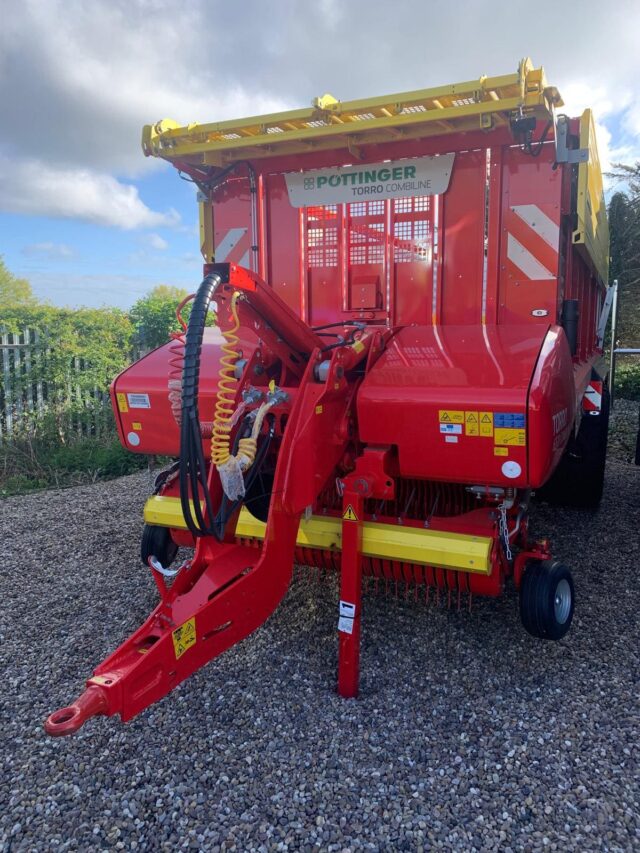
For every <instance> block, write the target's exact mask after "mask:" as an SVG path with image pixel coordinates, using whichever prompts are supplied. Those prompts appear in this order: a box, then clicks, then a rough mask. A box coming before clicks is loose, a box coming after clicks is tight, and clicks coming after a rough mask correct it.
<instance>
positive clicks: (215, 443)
mask: <svg viewBox="0 0 640 853" xmlns="http://www.w3.org/2000/svg"><path fill="white" fill-rule="evenodd" d="M241 295H242V294H241V293H239V292H238V291H237V290H236V291H235V293H234V294H233V296H232V297H231V306H230V310H231V316H232V318H233V326H232V327H231V328H230V329H227V331H225V332H222V336H223V337H224V339H225V342H224V343H223V344H222V347H221V349H222V352H223V353H224V355H223V356H222V358H221V359H220V371H219V374H218V396H217V399H216V408H215V413H214V416H213V432H212V436H211V461H212V462H213V464H214V465H215V466H216V467H220V465H225V464H226V463H227V462H228V461H229V458H230V456H231V453H230V450H229V446H230V442H231V429H232V426H233V425H232V422H231V418H232V416H233V412H234V405H235V401H236V391H237V387H238V380H237V379H236V376H235V364H236V361H238V359H239V358H240V351H239V349H238V343H239V341H240V339H239V338H238V335H237V332H238V329H239V328H240V319H239V317H238V308H237V303H238V300H239V299H240V297H241ZM256 447H257V441H256V439H255V438H252V437H249V438H241V439H240V441H239V443H238V456H237V458H238V460H240V461H241V464H242V467H243V468H244V469H246V468H249V467H250V466H251V465H252V464H253V460H254V459H255V456H256ZM242 457H244V459H242Z"/></svg>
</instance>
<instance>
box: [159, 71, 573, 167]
mask: <svg viewBox="0 0 640 853" xmlns="http://www.w3.org/2000/svg"><path fill="white" fill-rule="evenodd" d="M562 104H563V101H562V98H561V97H560V94H559V93H558V90H557V89H556V88H555V87H553V86H549V85H547V82H546V79H545V75H544V69H543V68H534V67H533V65H532V63H531V60H530V59H523V60H522V61H521V62H520V64H519V66H518V71H517V73H515V74H506V75H503V76H501V77H480V78H479V79H478V80H470V81H467V82H464V83H455V84H454V85H451V86H440V87H437V88H433V89H420V90H416V91H413V92H402V93H399V94H395V95H384V96H381V97H378V98H367V99H364V100H358V101H344V102H341V101H337V100H336V99H335V98H334V97H332V96H331V95H323V96H322V97H320V98H316V99H315V100H314V102H313V106H312V107H311V108H308V109H302V110H291V111H288V112H283V113H271V114H269V115H263V116H253V117H251V118H245V119H236V120H232V121H222V122H216V123H212V124H190V125H187V126H183V127H181V126H180V125H178V124H177V122H175V121H172V120H171V119H163V120H162V121H159V122H157V124H154V125H146V126H145V127H144V129H143V131H142V149H143V151H144V153H145V154H146V155H147V156H152V157H162V158H163V159H165V160H169V161H175V160H182V161H184V162H189V163H193V164H201V165H209V166H224V165H226V164H227V163H229V162H232V161H237V160H244V159H251V160H255V159H262V158H265V157H273V156H280V155H284V154H300V153H305V152H308V151H312V150H313V151H318V150H323V149H331V148H344V147H351V146H352V145H353V146H355V145H362V144H365V143H373V142H385V141H389V140H392V139H398V138H402V139H411V138H416V137H424V136H435V135H442V134H447V133H459V132H462V131H468V130H477V129H484V130H490V129H491V128H493V127H495V126H497V125H500V124H504V123H506V122H508V121H509V116H510V114H511V113H513V111H516V110H519V109H520V108H522V109H523V110H524V111H526V112H527V113H528V114H533V115H536V116H540V117H543V118H547V119H549V118H551V117H552V111H553V108H554V107H560V106H562Z"/></svg>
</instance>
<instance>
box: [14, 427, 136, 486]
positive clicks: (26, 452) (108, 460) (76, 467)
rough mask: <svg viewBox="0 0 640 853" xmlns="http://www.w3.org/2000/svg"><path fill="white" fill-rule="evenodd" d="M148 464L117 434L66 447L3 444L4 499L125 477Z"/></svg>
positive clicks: (33, 442) (21, 442)
mask: <svg viewBox="0 0 640 853" xmlns="http://www.w3.org/2000/svg"><path fill="white" fill-rule="evenodd" d="M146 465H147V457H146V456H141V455H139V454H134V453H130V452H129V451H127V450H125V449H124V448H123V447H122V446H121V444H120V442H119V441H118V439H117V437H116V436H115V435H109V436H107V437H105V438H103V439H95V438H83V439H78V440H76V441H73V442H71V443H69V444H65V445H61V444H59V445H57V446H56V445H52V443H51V442H50V441H45V440H42V439H34V438H32V437H31V438H30V437H22V438H19V439H17V440H15V441H13V442H12V443H10V444H9V443H6V444H2V445H0V497H8V496H9V495H19V494H25V493H27V492H33V491H37V490H39V489H49V488H65V487H67V486H76V485H81V484H82V483H93V482H95V481H96V480H106V479H111V478H113V477H121V476H123V475H124V474H131V473H133V472H134V471H139V470H141V469H142V468H145V467H146Z"/></svg>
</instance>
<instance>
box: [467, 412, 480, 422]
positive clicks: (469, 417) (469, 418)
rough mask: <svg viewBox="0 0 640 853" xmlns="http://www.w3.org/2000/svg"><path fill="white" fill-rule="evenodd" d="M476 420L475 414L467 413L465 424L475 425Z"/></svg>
mask: <svg viewBox="0 0 640 853" xmlns="http://www.w3.org/2000/svg"><path fill="white" fill-rule="evenodd" d="M477 420H478V418H477V417H476V413H475V412H467V423H470V424H475V422H476V421H477Z"/></svg>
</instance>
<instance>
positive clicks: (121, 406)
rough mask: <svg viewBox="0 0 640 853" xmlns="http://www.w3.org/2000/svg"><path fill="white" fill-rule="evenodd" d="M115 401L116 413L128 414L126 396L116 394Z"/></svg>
mask: <svg viewBox="0 0 640 853" xmlns="http://www.w3.org/2000/svg"><path fill="white" fill-rule="evenodd" d="M116 400H117V401H118V411H119V412H128V411H129V406H127V395H126V394H122V393H119V394H116Z"/></svg>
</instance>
